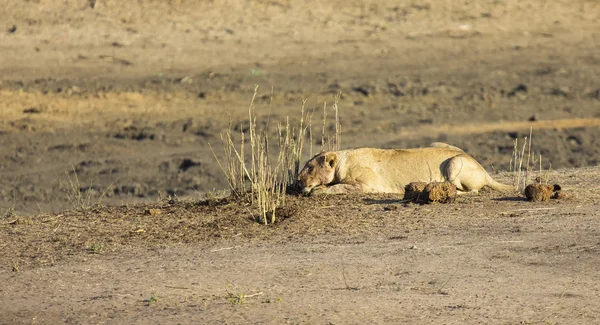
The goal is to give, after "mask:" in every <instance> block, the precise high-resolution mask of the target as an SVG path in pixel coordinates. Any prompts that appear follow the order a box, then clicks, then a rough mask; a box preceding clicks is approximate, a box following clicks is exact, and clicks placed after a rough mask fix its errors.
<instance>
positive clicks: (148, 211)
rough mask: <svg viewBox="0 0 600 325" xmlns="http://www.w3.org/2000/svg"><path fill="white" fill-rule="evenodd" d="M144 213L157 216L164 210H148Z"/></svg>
mask: <svg viewBox="0 0 600 325" xmlns="http://www.w3.org/2000/svg"><path fill="white" fill-rule="evenodd" d="M144 212H145V213H146V214H147V215H150V216H156V215H159V214H162V210H160V209H146V211H144Z"/></svg>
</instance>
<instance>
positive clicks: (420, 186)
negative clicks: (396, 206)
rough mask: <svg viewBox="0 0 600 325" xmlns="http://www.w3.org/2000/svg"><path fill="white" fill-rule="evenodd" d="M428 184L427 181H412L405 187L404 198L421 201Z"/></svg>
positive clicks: (416, 201)
mask: <svg viewBox="0 0 600 325" xmlns="http://www.w3.org/2000/svg"><path fill="white" fill-rule="evenodd" d="M426 186H427V183H425V182H412V183H408V185H406V186H405V187H404V200H407V201H412V202H415V203H421V202H420V201H421V198H422V196H423V190H424V189H425V187H426Z"/></svg>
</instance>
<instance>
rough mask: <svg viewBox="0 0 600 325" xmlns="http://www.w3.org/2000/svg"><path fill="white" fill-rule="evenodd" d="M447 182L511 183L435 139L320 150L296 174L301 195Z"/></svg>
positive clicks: (466, 187) (469, 187) (467, 185)
mask: <svg viewBox="0 0 600 325" xmlns="http://www.w3.org/2000/svg"><path fill="white" fill-rule="evenodd" d="M442 181H449V182H451V183H452V184H454V185H455V186H456V188H457V190H458V191H459V192H461V193H464V192H476V191H477V190H479V189H480V188H481V187H483V186H485V185H488V186H490V187H492V188H494V189H497V190H500V191H506V190H509V189H510V188H511V187H510V186H508V185H503V184H500V183H498V182H496V181H495V180H493V179H492V178H491V177H490V176H489V174H488V173H487V172H486V171H485V169H484V168H483V167H482V166H481V165H480V164H479V163H478V162H477V161H476V160H475V159H473V158H472V157H471V156H469V155H468V154H466V153H465V152H464V151H462V150H461V149H460V148H457V147H454V146H451V145H448V144H445V143H434V144H432V146H431V147H427V148H419V149H375V148H360V149H351V150H341V151H332V152H323V153H320V154H318V155H316V156H315V157H313V158H312V159H310V160H309V161H308V162H307V163H306V165H305V166H304V168H303V169H302V171H301V172H300V174H299V176H298V183H299V184H300V187H301V188H302V191H303V193H305V194H309V193H311V194H315V193H317V194H318V193H324V194H325V193H326V194H338V193H350V192H380V193H402V192H404V187H405V186H406V185H407V184H409V183H410V182H442Z"/></svg>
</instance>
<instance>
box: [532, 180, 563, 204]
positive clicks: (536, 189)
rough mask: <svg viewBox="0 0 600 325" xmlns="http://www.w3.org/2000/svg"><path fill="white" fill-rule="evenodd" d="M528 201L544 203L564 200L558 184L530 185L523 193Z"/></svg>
mask: <svg viewBox="0 0 600 325" xmlns="http://www.w3.org/2000/svg"><path fill="white" fill-rule="evenodd" d="M523 192H524V194H525V197H526V198H527V200H529V201H531V202H544V201H548V200H550V199H551V198H552V199H557V198H564V197H565V195H564V194H563V193H562V192H561V187H560V185H558V184H554V185H549V184H529V185H527V187H525V190H524V191H523Z"/></svg>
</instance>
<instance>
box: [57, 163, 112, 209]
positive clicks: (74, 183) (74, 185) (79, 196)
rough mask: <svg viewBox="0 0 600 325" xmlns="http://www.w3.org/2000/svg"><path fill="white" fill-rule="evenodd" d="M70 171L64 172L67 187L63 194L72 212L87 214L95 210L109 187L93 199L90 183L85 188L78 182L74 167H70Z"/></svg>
mask: <svg viewBox="0 0 600 325" xmlns="http://www.w3.org/2000/svg"><path fill="white" fill-rule="evenodd" d="M71 170H72V172H70V171H65V176H66V178H67V182H68V185H69V187H68V188H67V189H66V190H65V194H66V196H67V200H68V201H69V202H70V203H71V206H72V207H73V209H74V210H77V211H79V212H84V213H86V212H88V211H90V210H91V209H93V208H96V207H98V206H100V205H101V204H102V199H104V197H105V196H106V193H107V192H108V190H110V188H111V187H112V185H111V186H109V187H107V188H106V189H105V190H103V191H102V192H101V193H100V195H98V196H97V197H95V196H96V195H95V192H96V191H95V190H94V188H93V186H92V184H91V183H90V185H89V186H88V187H87V188H86V187H83V186H82V185H81V182H80V181H79V176H78V175H77V171H76V170H75V167H74V166H72V165H71ZM71 175H72V176H71Z"/></svg>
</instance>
